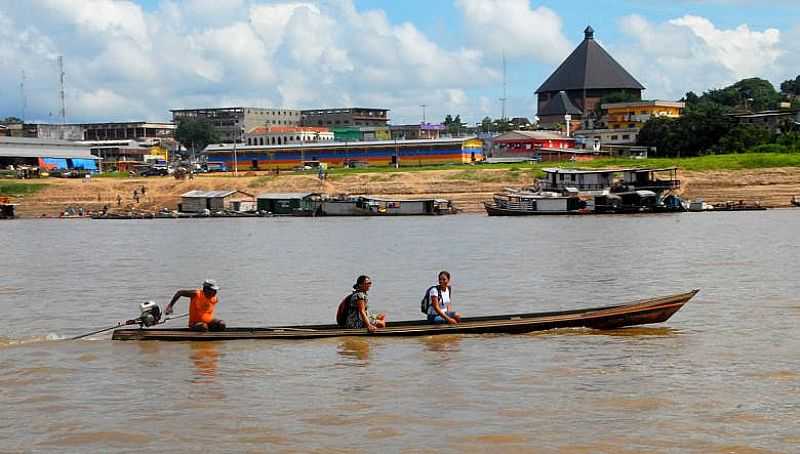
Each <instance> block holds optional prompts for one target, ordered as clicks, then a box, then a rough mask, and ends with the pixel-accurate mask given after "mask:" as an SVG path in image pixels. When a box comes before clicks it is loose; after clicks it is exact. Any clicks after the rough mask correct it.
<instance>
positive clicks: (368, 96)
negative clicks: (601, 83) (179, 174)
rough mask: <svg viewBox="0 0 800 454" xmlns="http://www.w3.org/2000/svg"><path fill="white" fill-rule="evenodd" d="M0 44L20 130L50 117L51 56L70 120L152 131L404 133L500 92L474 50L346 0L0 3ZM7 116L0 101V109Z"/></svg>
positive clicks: (8, 104)
mask: <svg viewBox="0 0 800 454" xmlns="http://www.w3.org/2000/svg"><path fill="white" fill-rule="evenodd" d="M535 11H536V12H537V13H536V14H546V13H547V12H546V11H544V10H541V9H539V10H535ZM44 30H46V31H47V32H43V31H44ZM0 39H3V41H4V45H3V46H0V61H2V63H3V67H4V69H5V70H4V71H3V72H2V73H0V84H2V85H3V86H19V75H20V73H21V71H22V70H25V71H26V75H27V77H28V86H29V87H30V90H29V92H30V93H31V94H30V95H29V96H28V98H29V99H28V101H29V102H28V104H29V108H28V112H29V113H30V112H35V113H33V114H31V115H29V118H34V117H35V118H47V116H48V114H47V112H53V111H56V110H57V108H58V107H57V106H58V100H57V97H56V96H55V95H54V93H57V90H58V88H57V80H58V78H57V73H56V71H55V63H54V62H55V58H56V57H57V56H58V55H63V56H64V63H65V71H66V74H67V77H66V85H67V86H66V92H67V111H68V115H69V119H70V120H71V121H73V120H74V121H103V120H116V119H126V120H127V119H132V118H141V119H149V120H158V119H162V120H163V119H166V118H169V109H170V108H178V107H206V106H222V105H226V104H249V105H269V106H283V107H292V108H310V107H328V106H348V105H365V106H376V107H386V108H390V109H392V110H393V113H392V116H393V118H395V119H397V120H398V121H407V120H412V119H413V120H415V119H416V118H417V117H418V115H417V114H416V113H413V112H414V111H416V110H418V109H419V108H418V106H419V105H420V104H422V103H429V104H434V103H440V104H441V107H439V108H440V109H442V110H444V109H463V110H461V113H462V116H466V115H468V112H469V111H470V110H473V111H476V112H477V111H478V110H479V106H478V104H479V102H478V101H477V100H476V99H472V94H471V93H472V92H471V90H472V89H475V88H476V87H483V86H487V85H492V84H496V83H497V81H498V79H499V76H498V73H497V71H496V70H493V69H490V68H488V67H487V66H486V65H485V64H484V61H483V59H484V54H483V52H482V51H480V50H476V49H470V48H455V49H446V48H443V47H442V46H440V45H439V44H437V43H436V42H434V41H433V40H432V39H431V38H429V37H428V36H426V34H425V33H423V32H422V31H420V30H419V29H418V28H417V27H416V26H415V25H413V24H411V23H392V22H391V21H390V20H389V19H388V18H387V16H386V14H385V13H384V12H383V11H381V10H369V11H363V10H358V9H357V8H356V7H355V6H354V5H353V3H352V0H337V1H331V2H318V1H302V0H301V1H287V2H271V3H261V2H259V1H257V0H253V1H244V0H235V1H233V2H217V1H212V0H191V1H187V2H182V1H174V0H162V1H161V2H160V3H159V5H158V7H157V9H156V10H153V11H145V10H144V9H143V8H142V7H140V6H139V5H137V4H135V3H133V2H132V1H125V0H119V1H117V0H85V1H81V2H74V1H69V0H34V1H32V2H30V3H27V2H25V4H24V5H22V4H21V3H17V2H12V3H11V4H8V3H0ZM34 86H36V87H35V88H34ZM33 93H37V94H42V95H41V96H38V95H37V96H34V95H33ZM17 98H18V97H17ZM19 104H20V103H19V100H18V99H15V98H14V97H10V96H7V97H3V98H2V99H0V110H5V111H8V112H9V113H10V114H13V113H15V112H16V110H18V109H17V106H19ZM404 112H407V113H408V115H410V116H411V118H403V116H404V115H405V114H404ZM433 115H434V113H433V112H431V116H430V118H438V113H436V115H437V116H433Z"/></svg>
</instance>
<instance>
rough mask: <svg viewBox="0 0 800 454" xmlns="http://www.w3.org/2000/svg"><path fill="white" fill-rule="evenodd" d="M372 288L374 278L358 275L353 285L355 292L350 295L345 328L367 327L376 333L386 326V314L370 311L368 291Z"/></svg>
mask: <svg viewBox="0 0 800 454" xmlns="http://www.w3.org/2000/svg"><path fill="white" fill-rule="evenodd" d="M370 288H372V279H371V278H370V277H369V276H364V275H362V276H358V279H356V283H355V284H354V285H353V294H352V295H350V299H349V301H348V307H347V319H346V321H345V324H344V327H345V328H367V330H368V331H369V332H371V333H374V332H375V331H376V330H378V329H380V328H385V327H386V315H385V314H371V313H370V312H369V305H368V302H369V299H368V297H367V292H369V289H370Z"/></svg>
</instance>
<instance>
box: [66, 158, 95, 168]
mask: <svg viewBox="0 0 800 454" xmlns="http://www.w3.org/2000/svg"><path fill="white" fill-rule="evenodd" d="M70 161H72V163H71V164H72V167H70V168H71V169H80V170H97V161H95V160H94V159H70Z"/></svg>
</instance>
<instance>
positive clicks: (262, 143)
mask: <svg viewBox="0 0 800 454" xmlns="http://www.w3.org/2000/svg"><path fill="white" fill-rule="evenodd" d="M261 145H264V138H263V137H262V138H261Z"/></svg>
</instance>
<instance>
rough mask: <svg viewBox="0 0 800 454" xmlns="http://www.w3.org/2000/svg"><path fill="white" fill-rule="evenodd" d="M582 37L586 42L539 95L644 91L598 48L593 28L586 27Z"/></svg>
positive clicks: (545, 85) (603, 50) (552, 77)
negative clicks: (570, 91) (608, 90)
mask: <svg viewBox="0 0 800 454" xmlns="http://www.w3.org/2000/svg"><path fill="white" fill-rule="evenodd" d="M583 33H584V40H583V42H582V43H581V44H580V45H579V46H578V47H577V48H575V50H574V51H572V53H571V54H570V55H569V57H567V59H566V60H564V62H563V63H561V66H559V67H558V69H556V70H555V72H554V73H553V74H551V75H550V77H548V78H547V80H545V81H544V83H543V84H542V86H541V87H539V89H538V90H536V93H542V92H553V91H561V90H584V89H586V90H591V89H615V88H619V89H622V88H630V89H635V90H644V86H643V85H642V84H640V83H639V82H638V81H637V80H636V79H634V78H633V76H631V75H630V73H629V72H628V71H626V70H625V68H623V67H622V65H620V64H619V63H617V61H616V60H614V58H613V57H611V55H609V54H608V52H606V51H605V49H603V48H602V47H601V46H600V45H599V44H597V42H596V41H595V40H594V30H593V29H592V27H591V26H590V27H586V30H584V32H583Z"/></svg>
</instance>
